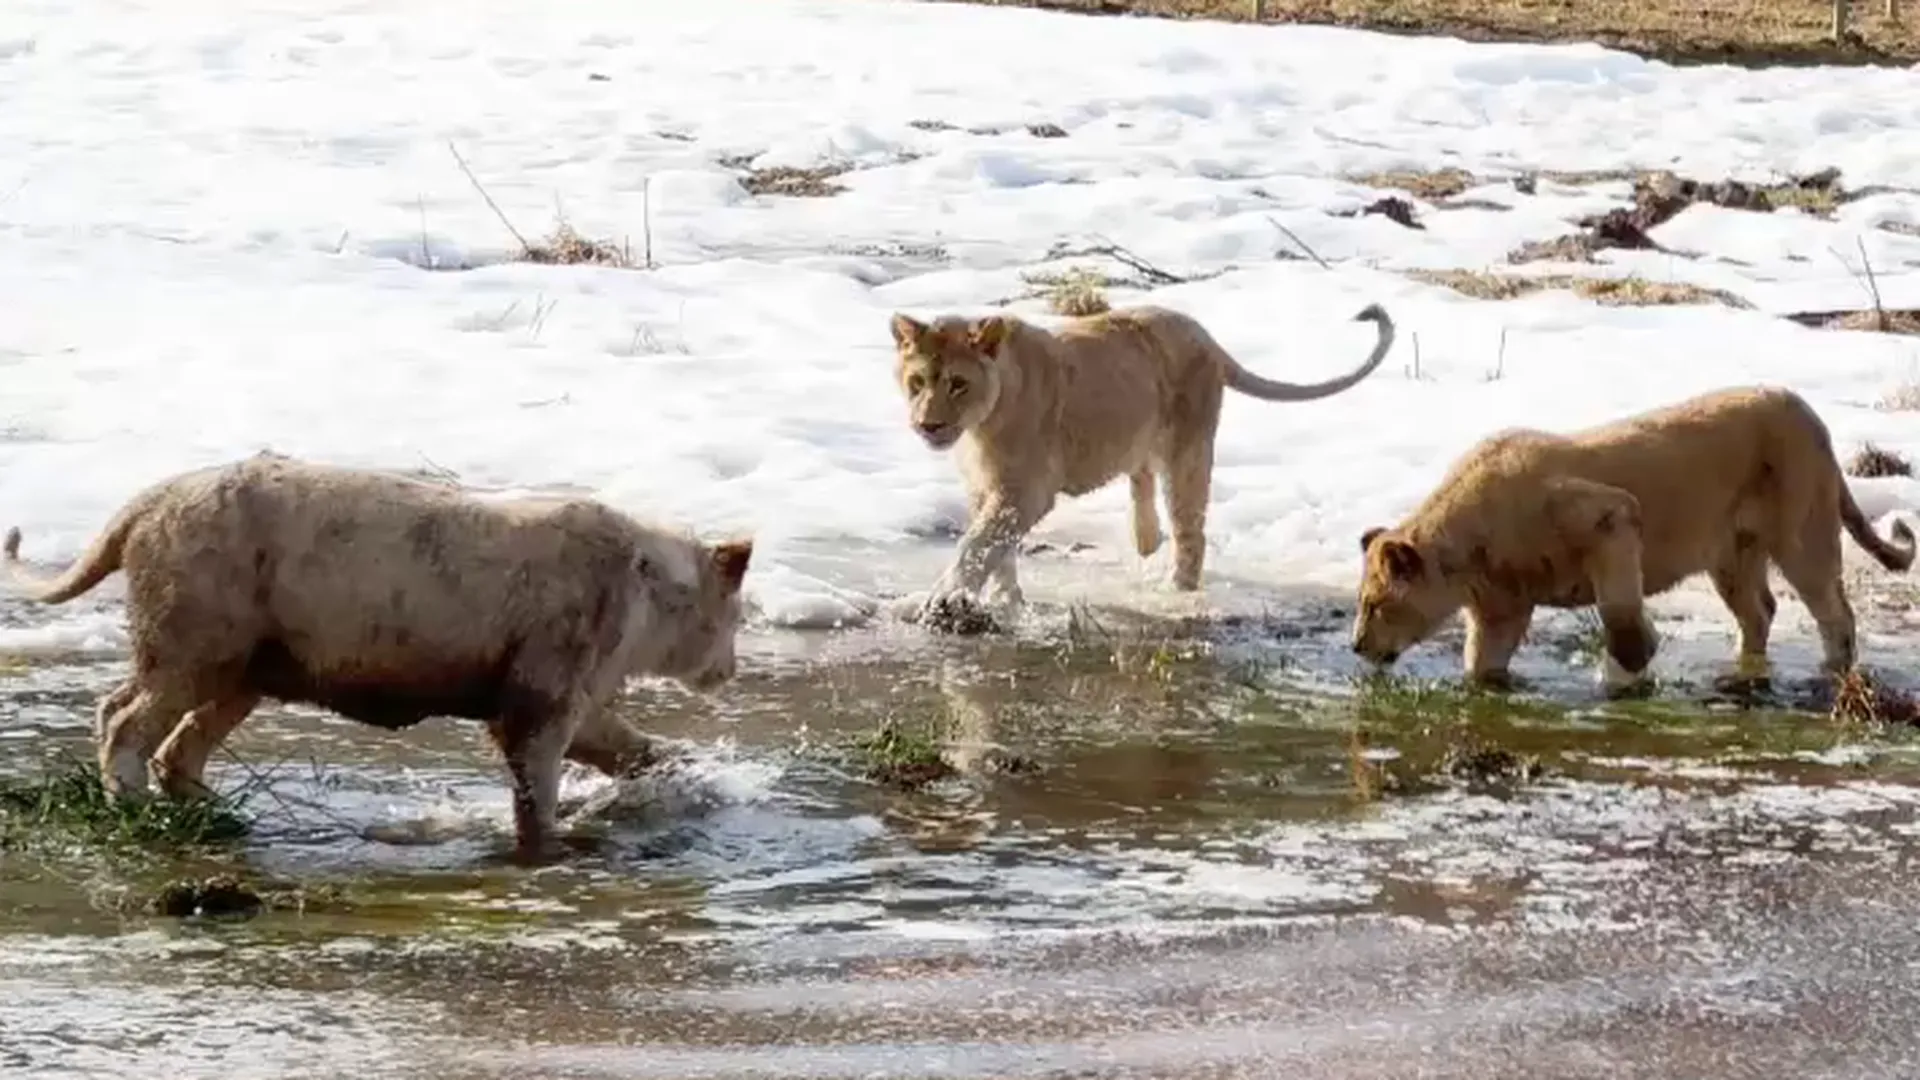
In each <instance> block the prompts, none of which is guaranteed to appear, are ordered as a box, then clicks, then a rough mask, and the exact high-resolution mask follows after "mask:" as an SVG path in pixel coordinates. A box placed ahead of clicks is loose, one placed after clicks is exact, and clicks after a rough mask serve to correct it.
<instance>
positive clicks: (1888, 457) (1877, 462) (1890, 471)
mask: <svg viewBox="0 0 1920 1080" xmlns="http://www.w3.org/2000/svg"><path fill="white" fill-rule="evenodd" d="M1847 475H1848V476H1859V477H1866V478H1873V477H1881V476H1912V475H1913V462H1911V461H1908V460H1907V459H1906V458H1904V457H1901V456H1900V455H1899V454H1896V453H1894V452H1893V451H1891V450H1887V449H1884V448H1882V447H1879V446H1875V445H1874V444H1872V443H1867V444H1866V445H1865V446H1862V447H1861V448H1860V449H1859V451H1858V452H1856V453H1855V454H1854V455H1853V457H1852V459H1851V460H1849V461H1848V462H1847Z"/></svg>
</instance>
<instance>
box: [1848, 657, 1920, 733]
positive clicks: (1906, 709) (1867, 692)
mask: <svg viewBox="0 0 1920 1080" xmlns="http://www.w3.org/2000/svg"><path fill="white" fill-rule="evenodd" d="M1831 715H1832V717H1833V720H1834V722H1835V723H1840V724H1848V725H1858V726H1863V727H1885V726H1888V725H1899V726H1913V725H1915V724H1920V704H1916V703H1915V701H1914V699H1913V695H1911V694H1909V693H1907V692H1906V691H1904V690H1901V689H1899V688H1898V687H1894V686H1889V685H1888V684H1887V683H1886V682H1884V681H1882V680H1881V679H1879V678H1876V677H1875V676H1872V675H1869V674H1867V672H1865V671H1864V670H1861V669H1860V668H1855V669H1853V670H1852V671H1850V672H1848V673H1847V675H1846V676H1845V677H1844V678H1842V679H1841V680H1840V682H1839V684H1838V685H1837V686H1835V687H1834V691H1833V706H1832V709H1831Z"/></svg>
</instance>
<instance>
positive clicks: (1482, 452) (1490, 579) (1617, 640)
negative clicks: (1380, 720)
mask: <svg viewBox="0 0 1920 1080" xmlns="http://www.w3.org/2000/svg"><path fill="white" fill-rule="evenodd" d="M1843 528H1844V529H1845V530H1846V531H1847V533H1848V534H1849V535H1851V536H1852V537H1853V538H1854V540H1855V541H1857V542H1858V543H1859V544H1860V545H1861V546H1862V547H1864V548H1865V549H1866V550H1867V551H1868V552H1869V553H1870V554H1871V555H1872V556H1873V557H1874V558H1875V559H1876V560H1878V561H1879V562H1880V564H1881V565H1882V566H1885V567H1886V568H1888V569H1889V570H1905V569H1907V568H1908V567H1909V566H1910V565H1912V563H1913V557H1914V535H1913V532H1912V530H1910V529H1909V528H1908V527H1907V526H1906V524H1905V523H1904V522H1897V523H1895V525H1894V528H1893V533H1894V541H1893V542H1892V543H1889V542H1888V541H1886V540H1884V539H1882V538H1881V537H1879V536H1877V535H1875V534H1874V532H1873V530H1872V528H1871V526H1870V525H1869V524H1868V522H1867V520H1866V517H1865V516H1864V515H1863V514H1862V513H1861V512H1860V508H1859V506H1858V505H1857V504H1856V503H1855V502H1854V500H1853V495H1852V493H1851V492H1850V491H1849V490H1848V488H1847V483H1846V479H1845V477H1844V476H1842V474H1841V471H1840V466H1839V463H1838V462H1837V461H1836V460H1835V459H1834V453H1833V444H1832V439H1831V437H1830V436H1829V434H1828V431H1827V427H1826V425H1825V424H1824V423H1823V422H1822V421H1821V419H1820V417H1819V416H1818V415H1817V414H1816V413H1815V412H1814V411H1813V409H1812V408H1811V407H1809V406H1808V405H1807V403H1806V402H1805V401H1804V400H1802V399H1801V398H1800V397H1799V396H1798V395H1796V394H1794V393H1792V392H1791V391H1788V390H1785V389H1781V388H1777V387H1741V388H1733V389H1726V390H1720V391H1716V392H1713V393H1708V394H1703V395H1701V396H1699V397H1695V398H1691V399H1689V400H1686V401H1682V402H1679V403H1677V404H1674V405H1670V406H1667V407H1665V408H1661V409H1656V410H1653V411H1650V412H1646V413H1642V414H1639V415H1637V416H1632V417H1628V418H1626V419H1623V420H1619V421H1616V422H1613V423H1609V424H1605V425H1602V426H1599V427H1594V428H1589V429H1587V430H1584V431H1579V432H1575V433H1572V434H1570V435H1555V434H1549V433H1547V432H1543V431H1533V430H1526V429H1513V430H1507V431H1503V432H1500V433H1498V434H1495V435H1492V436H1490V437H1488V438H1486V439H1484V440H1482V441H1481V442H1480V443H1478V444H1477V445H1475V446H1474V447H1473V448H1472V449H1470V450H1468V451H1467V452H1466V453H1465V454H1464V455H1462V456H1461V457H1460V459H1459V460H1457V461H1456V462H1455V463H1454V464H1453V466H1452V468H1451V469H1449V470H1448V472H1447V474H1446V476H1445V477H1444V478H1443V479H1442V480H1441V481H1440V484H1439V486H1438V488H1437V489H1436V490H1435V491H1434V492H1433V493H1432V494H1431V495H1429V496H1428V497H1427V499H1426V501H1425V502H1423V503H1421V504H1420V506H1419V507H1418V508H1417V509H1415V510H1414V512H1413V513H1412V514H1411V515H1409V516H1408V517H1407V518H1406V519H1405V520H1404V521H1402V522H1400V524H1398V525H1396V526H1394V527H1393V528H1390V529H1389V528H1372V529H1368V530H1367V531H1366V532H1365V533H1364V534H1363V535H1362V536H1361V538H1360V546H1361V549H1362V550H1363V551H1364V552H1365V565H1364V568H1363V572H1362V577H1361V581H1360V590H1359V603H1360V606H1359V610H1358V611H1357V612H1356V613H1355V616H1354V626H1353V648H1354V651H1355V652H1357V653H1359V654H1360V655H1361V656H1363V657H1365V658H1367V659H1369V660H1372V661H1374V662H1376V663H1383V664H1390V663H1392V662H1393V661H1394V660H1395V659H1396V658H1397V657H1398V656H1399V655H1400V654H1401V653H1402V652H1404V651H1405V650H1407V649H1408V648H1410V647H1412V646H1413V645H1414V644H1416V643H1418V642H1420V641H1422V640H1424V639H1425V638H1427V637H1428V636H1430V635H1431V634H1432V633H1433V632H1434V631H1435V630H1436V629H1437V628H1438V627H1439V626H1440V624H1441V623H1443V622H1444V621H1445V620H1446V619H1447V618H1448V617H1449V616H1451V615H1452V614H1453V613H1454V612H1455V611H1458V610H1461V609H1462V608H1464V609H1465V611H1466V620H1467V643H1466V657H1465V661H1466V667H1467V670H1468V673H1469V675H1470V676H1472V677H1474V678H1476V679H1485V680H1489V681H1495V682H1498V681H1504V680H1505V679H1506V678H1507V677H1508V673H1507V665H1508V663H1509V661H1510V659H1511V657H1512V655H1513V652H1514V650H1515V649H1516V648H1517V647H1518V646H1519V644H1520V642H1521V639H1522V638H1523V637H1524V636H1525V634H1526V631H1527V626H1528V623H1529V621H1530V620H1531V618H1532V615H1533V609H1534V608H1536V607H1555V608H1569V607H1584V606H1587V605H1594V606H1596V607H1597V608H1598V610H1599V613H1600V617H1601V622H1602V625H1603V627H1604V629H1605V635H1606V644H1607V653H1608V657H1609V659H1610V660H1611V661H1612V663H1613V664H1616V665H1618V667H1619V668H1620V669H1621V670H1622V671H1624V672H1625V673H1627V674H1628V675H1630V676H1634V677H1638V676H1639V675H1640V674H1641V673H1642V672H1644V670H1645V668H1646V666H1647V664H1648V662H1649V661H1650V660H1651V659H1652V657H1653V653H1654V651H1655V649H1656V647H1657V646H1656V643H1655V641H1654V637H1653V634H1652V625H1651V623H1650V622H1649V621H1648V619H1647V617H1646V614H1645V611H1644V610H1643V604H1642V601H1643V600H1644V598H1645V597H1648V596H1654V595H1657V594H1659V593H1662V592H1665V591H1666V590H1668V589H1671V588H1673V587H1674V586H1675V585H1677V584H1679V583H1680V582H1681V581H1683V580H1685V579H1686V578H1689V577H1691V576H1693V575H1694V574H1698V573H1703V572H1704V573H1706V574H1709V575H1711V577H1712V579H1713V584H1714V587H1715V589H1716V590H1717V591H1718V593H1719V594H1720V598H1721V599H1722V600H1723V601H1724V602H1725V603H1726V605H1727V607H1728V608H1729V609H1730V610H1731V611H1732V612H1733V615H1734V618H1735V619H1736V620H1737V621H1738V623H1739V627H1740V658H1739V659H1740V663H1741V665H1742V667H1744V668H1755V667H1757V668H1759V669H1761V670H1762V671H1764V669H1765V666H1766V653H1767V637H1768V634H1769V633H1770V631H1771V628H1772V622H1773V615H1774V610H1775V600H1774V597H1773V593H1772V590H1771V588H1770V587H1769V586H1768V584H1767V566H1768V563H1769V562H1770V561H1771V562H1772V563H1773V564H1775V565H1777V566H1779V568H1780V571H1781V574H1782V576H1784V577H1785V578H1786V580H1787V582H1788V584H1789V585H1791V586H1792V587H1793V589H1794V591H1795V592H1797V593H1798V594H1799V596H1800V599H1801V602H1802V603H1804V604H1806V605H1807V608H1808V610H1809V611H1811V612H1812V614H1813V616H1814V619H1815V620H1816V621H1817V622H1818V623H1819V626H1820V636H1821V643H1822V646H1823V652H1824V666H1825V667H1826V669H1827V670H1828V671H1830V672H1843V671H1845V670H1847V669H1849V668H1851V667H1852V666H1853V663H1854V653H1855V641H1854V617H1853V609H1852V608H1851V606H1850V605H1849V604H1848V601H1847V596H1846V590H1845V588H1844V586H1843V584H1842V581H1841V563H1840V531H1841V529H1843Z"/></svg>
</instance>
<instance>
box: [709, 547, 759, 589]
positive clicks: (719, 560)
mask: <svg viewBox="0 0 1920 1080" xmlns="http://www.w3.org/2000/svg"><path fill="white" fill-rule="evenodd" d="M752 559H753V541H752V540H723V541H721V542H720V543H718V544H715V545H713V568H714V569H715V570H716V571H718V572H719V574H720V582H721V584H723V585H725V586H726V587H727V591H728V592H738V591H739V589H740V582H741V581H742V580H744V579H745V578H746V576H747V563H749V562H750V561H752Z"/></svg>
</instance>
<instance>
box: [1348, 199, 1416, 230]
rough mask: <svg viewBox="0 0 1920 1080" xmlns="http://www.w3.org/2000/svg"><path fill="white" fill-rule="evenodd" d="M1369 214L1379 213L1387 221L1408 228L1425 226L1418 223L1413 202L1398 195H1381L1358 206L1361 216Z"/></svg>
mask: <svg viewBox="0 0 1920 1080" xmlns="http://www.w3.org/2000/svg"><path fill="white" fill-rule="evenodd" d="M1369 214H1379V215H1380V216H1381V217H1383V218H1386V219H1387V220H1388V221H1391V222H1394V223H1395V224H1398V225H1404V226H1406V227H1407V228H1409V229H1424V228H1426V226H1425V225H1422V224H1420V219H1419V217H1418V216H1417V215H1416V213H1415V211H1414V209H1413V204H1412V203H1410V202H1408V201H1407V200H1405V199H1403V198H1401V197H1400V196H1398V195H1387V196H1383V197H1381V198H1378V199H1375V200H1374V201H1372V202H1371V203H1368V204H1367V205H1366V206H1363V207H1361V208H1360V216H1361V217H1366V216H1367V215H1369Z"/></svg>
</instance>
